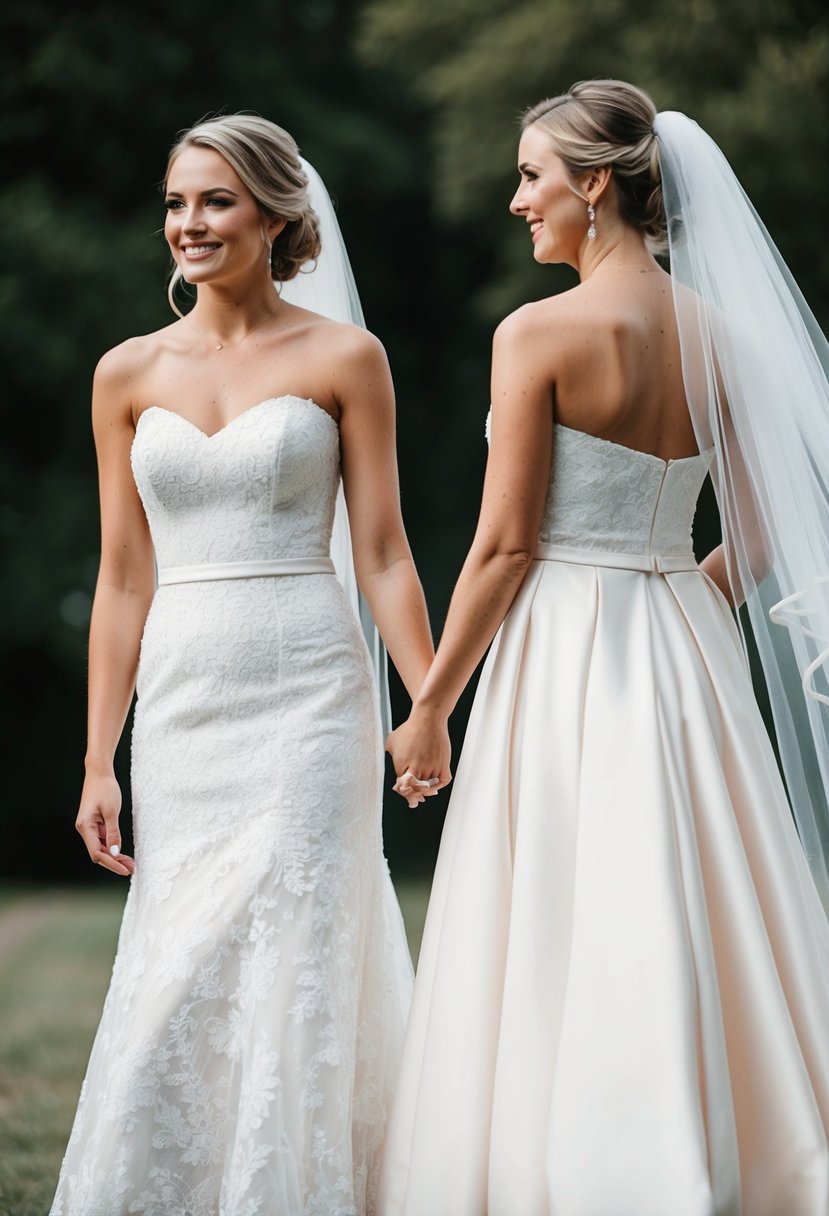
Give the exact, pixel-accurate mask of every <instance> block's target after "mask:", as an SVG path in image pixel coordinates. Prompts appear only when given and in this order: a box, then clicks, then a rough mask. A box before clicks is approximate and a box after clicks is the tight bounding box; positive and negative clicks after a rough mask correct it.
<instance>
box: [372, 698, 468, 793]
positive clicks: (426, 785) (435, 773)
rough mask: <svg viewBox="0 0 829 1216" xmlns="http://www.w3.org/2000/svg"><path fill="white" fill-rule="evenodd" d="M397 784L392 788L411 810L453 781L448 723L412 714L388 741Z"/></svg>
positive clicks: (387, 746)
mask: <svg viewBox="0 0 829 1216" xmlns="http://www.w3.org/2000/svg"><path fill="white" fill-rule="evenodd" d="M386 751H387V752H389V754H390V755H391V758H392V763H393V764H394V771H395V773H396V774H397V780H396V781H395V783H394V785H393V786H392V788H393V789H394V791H395V793H397V794H399V795H400V797H401V798H405V800H406V802H407V803H408V805H409V806H410V807H415V806H418V805H419V804H420V803H421V802H425V800H426V799H427V798H431V797H432V796H433V795H434V794H436V793H437V792H438V790H441V789H443V787H444V786H445V785H448V784H449V782H450V781H451V780H452V772H451V770H450V767H449V764H450V761H451V758H452V745H451V743H450V741H449V730H448V727H447V724H446V721H445V719H441V718H440V717H438V716H437V715H433V714H429V713H427V712H424V711H418V710H417V709H414V710H412V714H411V716H410V718H409V719H408V721H407V722H404V723H403V724H402V725H401V726H398V728H397V730H393V731H392V732H391V734H390V735H389V736H388V738H387V739H386Z"/></svg>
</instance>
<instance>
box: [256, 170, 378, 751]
mask: <svg viewBox="0 0 829 1216" xmlns="http://www.w3.org/2000/svg"><path fill="white" fill-rule="evenodd" d="M302 167H303V169H304V170H305V172H306V174H307V176H308V192H309V197H310V202H311V206H312V207H313V209H314V211H315V212H316V213H317V218H318V219H319V225H320V243H321V246H322V252H321V253H320V256H319V257H318V258H317V260H316V262H315V263H314V264H313V266H312V267H311V268H310V269H308V270H301V271H300V272H299V274H298V275H296V277H295V278H293V279H291V280H289V282H287V283H280V284H278V285H277V290H278V291H279V294H280V296H281V297H282V299H283V300H287V301H288V303H289V304H297V305H299V307H300V308H308V309H310V310H311V312H317V313H320V314H321V315H322V316H324V317H330V318H331V320H332V321H349V322H351V323H352V324H353V325H361V326H363V327H365V320H364V318H363V310H362V307H361V305H360V297H359V295H358V293H357V285H356V283H355V282H354V275H353V274H352V271H351V265H350V263H349V260H348V254H347V253H346V248H345V242H344V241H343V238H342V233H341V232H340V226H339V224H338V223H337V217H336V214H335V212H334V207H333V205H332V203H331V199H330V197H329V194H328V191H327V190H326V188H325V185H324V183H323V181H322V178H321V177H320V175H319V174H318V173H317V171H316V169H314V167H313V165H310V164H309V163H308V161H307V160H304V159H303V160H302ZM331 557H332V559H333V562H334V566H335V569H336V571H337V577H338V578H339V580H340V582H341V583H342V585H343V587H344V588H345V591H346V594H347V596H348V599H349V602H350V604H351V606H352V608H353V609H354V611H355V613H356V614H357V616H358V618H359V620H360V624H361V625H362V629H363V634H364V636H365V639H366V643H367V645H368V649H369V654H370V655H371V659H372V663H373V665H374V672H375V677H376V681H377V689H378V692H379V697H380V717H381V722H382V727H383V734H384V737H385V735H386V733H387V732H388V731H390V730H391V705H390V702H389V681H388V661H387V657H386V648H385V646H384V645H383V642H382V640H381V638H380V634H379V632H378V630H377V626H376V625H375V623H374V619H373V618H372V615H371V611H370V609H369V607H368V604H367V603H366V600H365V599H364V597H363V595H362V593H361V592H360V589H359V587H358V586H357V579H356V577H355V574H354V557H353V552H352V548H351V532H350V529H349V524H348V509H347V507H346V503H345V495H344V494H343V488H342V485H340V489H339V494H338V497H337V508H336V512H335V514H334V531H333V534H332V537H331Z"/></svg>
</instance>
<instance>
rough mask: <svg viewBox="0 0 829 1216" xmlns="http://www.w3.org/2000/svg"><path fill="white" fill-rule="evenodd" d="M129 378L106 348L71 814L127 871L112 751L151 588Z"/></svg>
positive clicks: (113, 865)
mask: <svg viewBox="0 0 829 1216" xmlns="http://www.w3.org/2000/svg"><path fill="white" fill-rule="evenodd" d="M127 385H128V376H127V375H126V372H125V369H124V357H123V354H122V353H121V352H118V351H116V352H111V353H110V355H108V356H105V357H104V359H103V360H102V361H101V363H100V364H99V366H98V370H97V372H96V374H95V382H94V385H93V392H92V428H93V432H94V435H95V449H96V453H97V457H98V481H99V490H100V501H101V564H100V569H99V573H98V582H97V586H96V590H95V601H94V604H93V607H92V622H91V625H90V631H89V713H88V741H87V753H86V761H85V767H86V779H85V781H84V787H83V793H82V795H81V804H80V808H79V811H78V818H77V822H76V827H77V829H78V831H79V832H80V834H81V835H82V837H83V839H84V843H85V844H86V847H87V850H88V851H89V855H90V857H91V858H92V860H93V861H95V862H97V863H98V864H99V865H103V866H105V867H106V868H107V869H109V870H112V871H113V873H115V874H122V875H125V874H130V873H132V869H133V862H132V859H131V858H129V857H125V856H124V855H123V854H121V853H120V845H121V836H120V832H119V830H118V815H119V812H120V809H121V793H120V790H119V788H118V784H117V782H116V780H115V772H114V767H113V765H114V756H115V748H116V746H117V744H118V740H119V739H120V737H121V732H122V731H123V729H124V722H125V721H126V717H127V713H128V712H129V707H130V702H131V700H132V694H133V690H134V687H135V673H136V669H137V665H138V649H139V644H140V641H141V634H142V631H143V628H144V622H145V620H146V617H147V612H148V610H149V606H150V601H151V600H152V597H153V591H154V567H153V550H152V542H151V540H150V536H149V530H148V528H147V521H146V517H145V515H144V510H143V507H142V505H141V501H140V499H139V497H138V491H137V490H136V487H135V482H134V480H133V476H132V471H131V468H130V459H129V457H130V445H131V443H132V440H133V437H134V434H135V428H134V426H133V422H132V412H131V406H130V402H129V397H128V388H127ZM113 848H114V849H115V850H116V852H117V854H118V855H117V856H113V855H112V852H111V850H112V849H113Z"/></svg>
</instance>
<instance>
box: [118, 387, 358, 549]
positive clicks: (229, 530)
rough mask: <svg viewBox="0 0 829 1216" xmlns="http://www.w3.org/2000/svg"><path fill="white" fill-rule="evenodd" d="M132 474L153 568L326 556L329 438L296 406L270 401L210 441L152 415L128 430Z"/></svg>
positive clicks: (329, 428)
mask: <svg viewBox="0 0 829 1216" xmlns="http://www.w3.org/2000/svg"><path fill="white" fill-rule="evenodd" d="M132 468H133V474H134V476H135V481H136V485H137V486H138V491H139V494H140V495H141V499H142V502H143V504H144V509H145V511H146V513H147V519H148V520H149V525H150V531H151V534H152V538H153V544H154V546H155V551H156V558H157V561H158V565H159V567H162V568H163V567H179V566H190V565H195V564H201V563H221V562H264V561H274V560H278V559H282V558H308V557H311V556H316V555H327V554H328V552H329V549H330V543H331V529H332V524H333V520H334V508H335V505H336V498H337V489H338V485H339V476H340V445H339V430H338V427H337V423H336V422H335V420H334V419H333V418H332V417H331V415H330V414H328V413H327V412H326V411H325V410H323V409H322V408H321V407H320V406H318V405H317V404H316V403H315V402H313V401H310V400H308V399H306V398H303V397H294V396H282V397H272V398H270V399H269V400H267V401H262V402H260V403H259V404H258V405H255V406H253V407H251V408H250V409H248V410H246V411H245V412H244V413H242V414H240V415H239V416H238V417H237V418H235V419H234V420H233V421H232V422H230V423H229V424H228V425H227V426H225V427H223V428H222V429H221V430H220V431H217V432H216V433H215V434H213V435H210V436H208V435H207V434H205V433H204V432H203V431H201V430H199V428H198V427H195V426H194V425H193V424H192V423H190V422H188V421H187V420H186V419H185V418H183V417H182V416H181V415H180V414H176V413H173V411H171V410H166V409H161V408H159V407H158V406H152V407H150V408H149V409H147V410H145V411H144V413H143V414H142V415H141V417H140V418H139V420H138V426H137V428H136V433H135V440H134V442H133V446H132Z"/></svg>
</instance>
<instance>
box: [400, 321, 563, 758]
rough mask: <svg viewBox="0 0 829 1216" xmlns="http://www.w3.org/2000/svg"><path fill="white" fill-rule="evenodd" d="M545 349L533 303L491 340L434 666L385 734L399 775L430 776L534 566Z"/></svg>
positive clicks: (543, 472)
mask: <svg viewBox="0 0 829 1216" xmlns="http://www.w3.org/2000/svg"><path fill="white" fill-rule="evenodd" d="M541 337H546V341H544V342H542V341H541V340H540V338H541ZM549 344H550V338H549V334H548V333H547V334H546V335H544V334H539V332H538V329H537V327H536V324H535V321H534V313H533V311H532V306H531V305H530V306H529V307H526V306H525V308H522V309H519V311H518V312H517V313H513V314H512V315H511V316H509V317H507V319H506V320H505V321H503V322H502V323H501V325H500V326H499V327H498V329H497V331H496V333H495V340H494V344H493V355H492V439H491V445H490V452H489V460H488V461H487V469H486V477H485V480H484V491H483V500H482V503H481V513H480V516H479V519H478V526H477V529H476V531H475V538H474V540H473V542H472V547H471V549H470V551H469V555H468V556H467V559H466V561H465V563H464V566H463V569H462V571H461V574H460V577H459V578H458V582H457V585H456V587H455V591H454V594H453V596H452V601H451V603H450V605H449V612H448V614H447V618H446V626H445V628H444V631H443V636H442V638H441V641H440V645H439V647H438V651H437V656H436V658H435V661H434V663H433V664H432V667H431V668H430V671H429V674H428V676H427V677H426V680H425V681H424V683H423V686H422V688H421V689H420V692H419V693H418V695H417V697H416V698H415V701H414V705H413V707H412V715H411V717H410V718H409V720H408V722H406V723H404V724H403V726H401V727H399V728H398V729H397V730H396V731H394V732H393V733H392V735H390V737H389V749H390V750H391V752H392V756H393V758H394V762H395V769H396V771H397V772H398V773H401V772H403V771H404V770H405V769H409V770H410V771H411V772H413V773H415V774H416V775H419V776H430V775H431V774H432V772H433V771H434V770H435V759H434V755H433V753H434V749H435V746H436V742H437V740H438V738H439V735H440V732H441V730H442V729H443V727H444V726H445V723H446V722H447V720H448V718H449V715H450V714H451V712H452V710H453V709H454V707H455V704H456V702H457V700H458V697H459V696H460V694H461V692H462V691H463V689H464V687H465V686H466V684H467V683H468V681H469V679H470V678H471V676H472V674H473V672H474V671H475V668H476V667H477V665H478V663H479V662H480V660H481V658H482V657H483V655H484V652H485V651H486V649H487V647H488V646H489V644H490V642H491V641H492V639H493V637H494V636H495V633H496V632H497V630H498V628H499V626H500V625H501V623H502V622H503V620H504V617H505V616H506V614H507V612H508V610H509V607H510V605H511V604H512V601H513V600H514V599H515V596H516V595H517V593H518V590H519V588H520V586H521V584H522V582H523V581H524V578H525V576H526V574H527V572H528V570H529V568H530V565H531V563H532V561H533V557H534V555H535V550H536V546H537V543H538V532H539V528H540V525H541V515H542V511H543V509H544V501H545V498H546V495H547V488H548V485H549V479H550V462H551V459H552V444H553V406H552V395H553V393H552V385H551V383H550V376H549V370H548V369H549V361H550V347H549ZM436 775H438V774H436ZM441 779H442V780H443V777H442V775H441Z"/></svg>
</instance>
